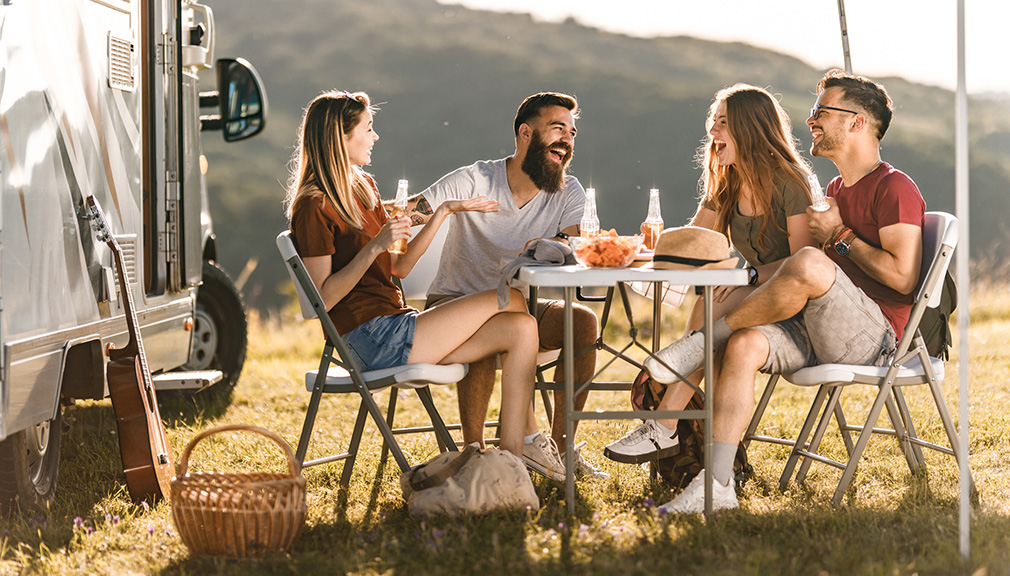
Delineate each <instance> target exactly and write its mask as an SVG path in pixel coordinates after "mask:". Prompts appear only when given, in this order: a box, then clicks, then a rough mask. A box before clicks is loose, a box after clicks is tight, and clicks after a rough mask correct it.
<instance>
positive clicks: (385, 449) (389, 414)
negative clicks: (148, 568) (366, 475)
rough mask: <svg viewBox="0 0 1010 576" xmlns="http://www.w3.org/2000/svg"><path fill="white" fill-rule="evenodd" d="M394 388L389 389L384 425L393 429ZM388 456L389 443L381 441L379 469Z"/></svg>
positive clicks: (394, 412)
mask: <svg viewBox="0 0 1010 576" xmlns="http://www.w3.org/2000/svg"><path fill="white" fill-rule="evenodd" d="M396 393H397V389H396V388H390V389H389V406H388V407H387V408H386V425H387V426H389V429H390V430H392V429H393V420H394V419H395V417H396V398H397V396H396ZM387 456H389V445H388V444H386V443H385V442H383V443H382V451H381V452H380V453H379V470H382V467H383V466H385V465H386V457H387Z"/></svg>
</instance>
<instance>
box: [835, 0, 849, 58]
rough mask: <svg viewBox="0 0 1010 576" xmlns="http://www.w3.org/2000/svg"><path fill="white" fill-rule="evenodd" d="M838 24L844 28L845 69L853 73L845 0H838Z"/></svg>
mask: <svg viewBox="0 0 1010 576" xmlns="http://www.w3.org/2000/svg"><path fill="white" fill-rule="evenodd" d="M838 25H839V27H841V29H842V56H844V58H845V71H846V72H848V73H849V74H852V55H851V54H850V53H849V25H848V23H846V21H845V0H838Z"/></svg>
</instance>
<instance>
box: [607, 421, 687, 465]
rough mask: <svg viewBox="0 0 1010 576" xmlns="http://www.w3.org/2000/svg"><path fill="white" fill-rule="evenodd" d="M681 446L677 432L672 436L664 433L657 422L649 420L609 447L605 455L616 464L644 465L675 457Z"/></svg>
mask: <svg viewBox="0 0 1010 576" xmlns="http://www.w3.org/2000/svg"><path fill="white" fill-rule="evenodd" d="M679 445H680V440H679V439H677V431H676V430H674V432H673V435H672V436H671V435H670V434H669V433H668V432H663V431H662V430H661V429H660V428H659V424H658V423H657V422H656V421H655V420H652V419H649V420H646V421H645V422H644V423H642V424H640V425H639V426H638V427H637V428H635V429H634V430H632V431H631V432H628V433H627V434H625V435H624V437H623V438H621V439H620V440H617V441H616V442H613V443H611V444H609V445H607V447H606V448H604V449H603V455H604V456H606V457H607V458H610V459H611V460H614V461H615V462H623V463H625V464H642V463H643V462H652V461H655V460H659V459H660V458H666V457H667V456H673V455H674V454H676V453H677V449H678V448H677V447H678V446H679Z"/></svg>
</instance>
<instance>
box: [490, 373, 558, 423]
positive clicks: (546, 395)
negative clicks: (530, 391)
mask: <svg viewBox="0 0 1010 576" xmlns="http://www.w3.org/2000/svg"><path fill="white" fill-rule="evenodd" d="M545 383H546V380H544V374H543V372H541V371H540V370H537V384H545ZM534 398H536V396H534ZM540 398H541V399H542V400H543V402H544V411H545V412H547V425H548V426H554V403H553V402H552V401H551V391H550V390H547V389H546V388H541V389H540ZM498 437H499V438H500V437H501V434H499V435H498Z"/></svg>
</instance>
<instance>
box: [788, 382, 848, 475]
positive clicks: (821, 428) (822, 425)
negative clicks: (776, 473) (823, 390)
mask: <svg viewBox="0 0 1010 576" xmlns="http://www.w3.org/2000/svg"><path fill="white" fill-rule="evenodd" d="M841 396H842V388H841V387H840V386H836V387H834V388H832V389H831V391H830V393H829V394H828V401H827V403H826V404H825V405H824V411H823V412H822V413H821V417H820V420H818V422H817V428H816V429H815V430H814V435H813V437H811V438H810V445H809V446H808V447H807V448H806V450H807V452H810V453H811V454H817V450H818V449H819V448H820V447H821V440H823V439H824V434H825V432H827V431H828V424H830V423H831V416H832V414H834V412H835V407H836V406H838V405H839V404H840V402H839V399H840V398H841ZM811 462H813V460H812V459H810V458H805V459H804V460H803V462H801V463H800V469H799V471H797V472H796V483H797V484H802V483H803V481H804V480H806V478H807V472H808V471H809V470H810V463H811Z"/></svg>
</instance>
